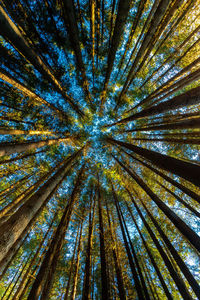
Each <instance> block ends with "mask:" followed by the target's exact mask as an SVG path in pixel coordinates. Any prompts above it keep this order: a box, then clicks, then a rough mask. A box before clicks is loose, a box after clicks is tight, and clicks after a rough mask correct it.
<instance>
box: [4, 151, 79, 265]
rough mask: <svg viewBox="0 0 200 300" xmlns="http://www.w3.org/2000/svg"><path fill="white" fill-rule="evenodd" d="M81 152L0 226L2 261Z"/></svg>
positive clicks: (68, 160)
mask: <svg viewBox="0 0 200 300" xmlns="http://www.w3.org/2000/svg"><path fill="white" fill-rule="evenodd" d="M81 152H82V149H81V150H79V151H78V152H76V153H75V154H73V155H72V156H71V157H70V158H68V159H67V162H66V161H65V162H64V164H63V165H62V167H60V168H59V169H58V170H57V171H56V173H55V174H54V175H53V176H51V177H50V178H49V179H48V181H47V182H46V183H45V184H43V186H41V187H40V188H39V190H38V191H37V192H36V193H35V194H33V195H32V196H31V197H30V198H29V200H28V201H26V203H25V204H24V205H22V206H21V207H20V208H19V209H18V210H17V211H16V212H15V214H13V215H12V216H11V217H10V218H9V219H8V221H6V222H5V223H4V224H2V225H1V226H0V233H1V234H0V261H2V260H3V259H4V257H6V254H7V252H8V251H9V249H10V248H11V247H12V245H13V244H14V243H15V241H16V240H17V239H18V238H19V237H20V235H21V234H22V232H23V231H24V229H25V228H26V227H27V226H28V224H29V222H31V220H32V218H34V215H35V214H36V213H37V211H39V209H40V207H42V205H43V203H46V202H45V201H46V200H47V199H48V197H49V196H52V193H53V192H55V191H56V190H57V188H58V186H59V184H60V182H61V181H62V180H63V179H64V178H65V176H66V174H67V172H68V169H69V168H70V166H71V164H72V163H73V161H74V159H76V157H77V156H79V155H80V154H81Z"/></svg>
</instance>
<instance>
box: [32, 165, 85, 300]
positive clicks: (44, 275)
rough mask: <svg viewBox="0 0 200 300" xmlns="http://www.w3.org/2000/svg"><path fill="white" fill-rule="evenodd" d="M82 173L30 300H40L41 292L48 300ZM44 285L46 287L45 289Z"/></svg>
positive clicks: (77, 180)
mask: <svg viewBox="0 0 200 300" xmlns="http://www.w3.org/2000/svg"><path fill="white" fill-rule="evenodd" d="M64 167H65V166H64ZM65 168H66V167H65ZM82 172H83V168H81V170H80V172H79V174H78V176H77V179H76V183H75V186H74V189H73V191H72V194H71V197H70V200H69V203H68V204H67V206H66V208H65V210H64V213H63V215H62V218H61V221H60V223H59V225H58V227H57V230H56V232H55V235H54V237H53V239H52V241H51V244H50V246H49V249H48V251H47V253H46V255H45V257H44V260H43V262H42V265H41V267H40V270H39V272H38V274H37V277H36V279H35V281H34V284H33V286H32V288H31V291H30V293H29V295H28V298H27V299H28V300H31V299H38V298H39V296H40V294H41V292H42V296H41V299H42V300H43V299H48V296H49V292H50V288H51V283H52V281H53V277H54V272H55V267H56V265H57V260H58V258H59V254H60V251H61V249H62V246H63V242H64V237H65V232H66V230H67V228H68V225H69V221H70V218H71V214H72V209H73V205H74V202H75V200H76V198H75V197H76V194H77V192H78V189H79V187H80V184H81V177H82ZM47 279H48V281H46V280H47ZM45 281H46V283H47V285H46V284H45ZM43 285H44V287H43ZM42 287H43V291H42Z"/></svg>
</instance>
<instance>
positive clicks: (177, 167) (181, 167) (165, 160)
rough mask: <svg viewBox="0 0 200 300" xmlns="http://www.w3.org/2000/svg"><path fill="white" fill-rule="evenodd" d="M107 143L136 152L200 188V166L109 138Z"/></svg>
mask: <svg viewBox="0 0 200 300" xmlns="http://www.w3.org/2000/svg"><path fill="white" fill-rule="evenodd" d="M106 141H107V142H108V143H111V144H117V145H120V146H122V147H125V148H127V149H129V150H131V151H133V152H135V153H136V154H139V155H141V156H142V157H143V158H145V159H148V160H149V161H150V162H151V163H153V164H154V165H155V166H157V167H159V168H161V169H164V170H166V171H169V172H171V173H173V174H176V175H178V176H180V177H182V178H184V179H186V180H188V181H189V182H192V183H193V184H194V185H196V186H198V187H200V182H199V178H200V167H199V166H198V165H195V164H192V163H188V162H185V161H182V160H180V159H176V158H173V157H170V156H168V155H164V154H161V153H158V152H155V151H152V150H148V149H144V148H141V147H138V146H135V145H132V144H129V143H124V142H121V141H118V140H114V139H112V138H109V137H107V138H106Z"/></svg>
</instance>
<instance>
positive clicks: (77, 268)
mask: <svg viewBox="0 0 200 300" xmlns="http://www.w3.org/2000/svg"><path fill="white" fill-rule="evenodd" d="M82 230H83V221H82V222H81V228H80V234H79V242H78V249H77V257H76V265H75V271H74V280H73V286H72V291H71V295H70V299H71V300H75V297H76V289H77V282H78V270H79V261H80V252H81V244H82Z"/></svg>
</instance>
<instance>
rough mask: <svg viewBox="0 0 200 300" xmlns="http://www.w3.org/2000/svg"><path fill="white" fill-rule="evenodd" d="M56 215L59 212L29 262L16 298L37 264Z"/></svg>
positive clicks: (16, 297)
mask: <svg viewBox="0 0 200 300" xmlns="http://www.w3.org/2000/svg"><path fill="white" fill-rule="evenodd" d="M56 217H57V212H56V213H55V214H54V216H53V218H52V220H51V223H50V225H49V228H48V229H47V231H46V233H45V235H44V236H43V238H42V240H41V242H40V243H39V245H38V248H37V250H36V252H35V254H34V256H33V258H32V260H31V262H30V264H29V266H28V268H27V270H26V272H25V274H24V276H23V278H22V280H21V282H20V285H19V286H18V288H17V290H16V292H15V294H14V299H18V298H19V297H20V296H21V294H22V291H23V288H24V286H25V282H26V279H27V278H28V274H29V273H30V271H31V269H32V267H33V266H34V264H35V262H36V260H37V258H38V255H39V253H40V250H41V248H42V246H43V244H44V242H45V240H46V238H47V237H48V235H49V233H50V231H51V229H52V227H53V223H54V221H55V219H56Z"/></svg>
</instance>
